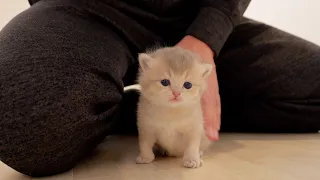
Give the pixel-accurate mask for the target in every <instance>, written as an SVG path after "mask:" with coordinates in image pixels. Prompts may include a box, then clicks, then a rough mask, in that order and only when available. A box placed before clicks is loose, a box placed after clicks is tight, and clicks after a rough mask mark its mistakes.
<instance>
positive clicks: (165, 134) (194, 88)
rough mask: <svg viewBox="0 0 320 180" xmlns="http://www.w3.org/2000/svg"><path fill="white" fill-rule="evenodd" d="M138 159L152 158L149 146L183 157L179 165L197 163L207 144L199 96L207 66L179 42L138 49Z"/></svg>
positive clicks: (209, 67) (204, 80) (146, 160)
mask: <svg viewBox="0 0 320 180" xmlns="http://www.w3.org/2000/svg"><path fill="white" fill-rule="evenodd" d="M139 63H140V74H139V77H138V83H139V84H140V86H141V96H140V100H139V103H138V122H137V125H138V130H139V147H140V154H139V156H138V157H137V158H136V162H137V163H139V164H143V163H150V162H152V161H153V160H154V158H155V156H154V152H153V147H154V146H159V147H160V148H162V149H164V150H165V152H166V153H167V155H169V156H183V165H184V166H185V167H188V168H197V167H200V166H201V164H202V160H201V156H202V153H203V151H204V150H205V149H207V147H208V146H209V145H210V144H211V143H210V140H209V139H208V138H207V137H206V135H205V131H204V127H203V116H202V110H201V104H200V99H201V95H202V93H203V91H204V90H205V88H206V78H207V77H208V75H209V74H210V73H211V69H212V65H210V64H204V63H201V62H200V57H198V56H197V55H195V54H194V53H192V52H189V51H187V50H184V49H182V48H178V47H167V48H160V49H158V50H155V51H153V52H148V53H142V54H139Z"/></svg>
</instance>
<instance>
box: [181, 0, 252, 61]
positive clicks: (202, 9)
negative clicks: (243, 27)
mask: <svg viewBox="0 0 320 180" xmlns="http://www.w3.org/2000/svg"><path fill="white" fill-rule="evenodd" d="M198 2H199V3H198V6H199V12H198V15H197V16H196V18H195V20H194V21H193V23H192V24H191V26H190V27H189V28H188V30H187V35H192V36H194V37H196V38H197V39H199V40H201V41H203V42H204V43H206V44H207V45H208V46H209V47H210V48H211V49H212V50H213V51H214V53H215V55H216V56H217V55H218V54H219V52H220V50H221V49H222V47H223V45H224V43H225V42H226V40H227V38H228V37H229V35H230V34H231V32H232V30H233V28H234V27H235V26H236V25H237V24H238V23H239V21H240V18H241V17H242V16H243V14H244V12H245V10H246V9H247V7H248V5H249V3H250V0H199V1H198Z"/></svg>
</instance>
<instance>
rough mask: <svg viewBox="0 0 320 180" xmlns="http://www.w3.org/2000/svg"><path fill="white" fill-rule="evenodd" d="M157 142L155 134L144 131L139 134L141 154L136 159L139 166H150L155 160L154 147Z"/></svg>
mask: <svg viewBox="0 0 320 180" xmlns="http://www.w3.org/2000/svg"><path fill="white" fill-rule="evenodd" d="M155 142H156V138H155V136H154V135H153V134H150V133H148V132H143V131H141V132H139V148H140V154H139V156H138V157H137V158H136V163H137V164H148V163H151V162H152V161H153V160H154V158H155V156H154V153H153V146H154V144H155Z"/></svg>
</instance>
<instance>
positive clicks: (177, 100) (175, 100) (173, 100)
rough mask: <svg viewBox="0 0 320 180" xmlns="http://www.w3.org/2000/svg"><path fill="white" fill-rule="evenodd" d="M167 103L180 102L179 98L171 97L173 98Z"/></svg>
mask: <svg viewBox="0 0 320 180" xmlns="http://www.w3.org/2000/svg"><path fill="white" fill-rule="evenodd" d="M169 101H170V102H179V101H181V98H179V97H173V98H171V99H169Z"/></svg>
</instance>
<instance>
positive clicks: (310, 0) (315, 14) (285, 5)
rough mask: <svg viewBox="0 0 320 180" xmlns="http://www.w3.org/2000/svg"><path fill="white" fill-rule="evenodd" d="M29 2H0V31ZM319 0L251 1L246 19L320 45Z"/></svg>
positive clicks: (26, 6)
mask: <svg viewBox="0 0 320 180" xmlns="http://www.w3.org/2000/svg"><path fill="white" fill-rule="evenodd" d="M28 7H29V4H28V1H27V0H0V29H2V27H3V26H4V25H5V24H6V23H8V22H9V21H10V19H11V18H12V17H14V16H15V15H16V14H18V13H19V12H21V11H23V10H24V9H26V8H28ZM319 7H320V0H252V2H251V5H250V6H249V8H248V10H247V12H246V13H245V16H247V17H250V18H254V19H256V20H259V21H263V22H265V23H267V24H270V25H273V26H275V27H278V28H280V29H282V30H285V31H288V32H290V33H293V34H295V35H297V36H300V37H303V38H305V39H307V40H309V41H312V42H314V43H317V44H319V45H320V11H319V10H318V9H319Z"/></svg>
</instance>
